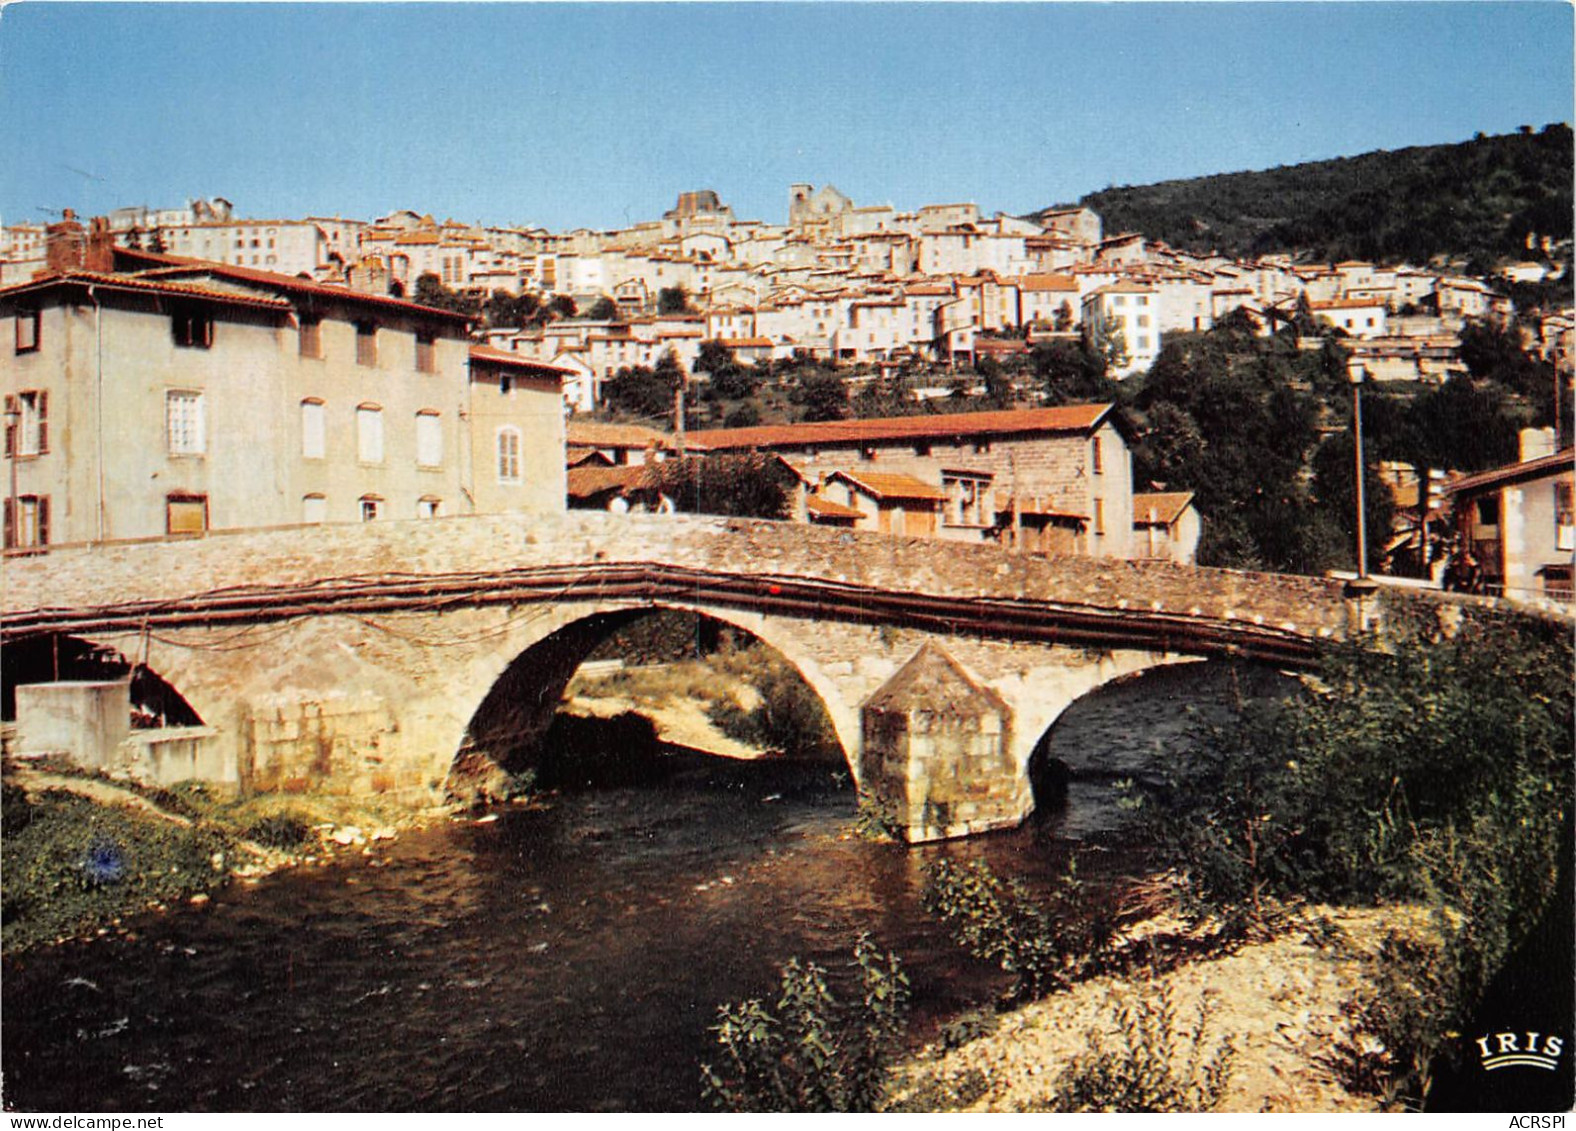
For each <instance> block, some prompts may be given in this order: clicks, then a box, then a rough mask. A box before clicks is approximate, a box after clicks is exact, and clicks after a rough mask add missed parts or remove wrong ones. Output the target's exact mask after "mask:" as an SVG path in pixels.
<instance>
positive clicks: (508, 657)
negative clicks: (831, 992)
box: [4, 513, 1349, 835]
mask: <svg viewBox="0 0 1576 1131" xmlns="http://www.w3.org/2000/svg"><path fill="white" fill-rule="evenodd" d="M603 562H605V563H617V562H650V563H660V564H663V565H665V566H682V567H691V568H694V569H697V570H710V571H721V572H725V573H728V574H731V575H736V576H744V577H759V578H763V579H766V578H775V579H787V578H794V577H809V578H818V579H826V580H831V581H838V582H845V583H849V584H852V585H864V586H872V587H876V588H881V589H890V590H897V591H901V592H904V593H909V594H928V595H936V596H950V597H979V596H989V597H996V598H1012V599H1017V600H1027V601H1032V602H1039V603H1054V604H1056V605H1058V606H1060V607H1065V608H1069V609H1085V610H1124V609H1125V610H1132V611H1146V612H1147V611H1163V612H1166V613H1179V614H1190V615H1191V616H1193V617H1196V618H1198V619H1200V620H1206V621H1212V622H1214V623H1217V624H1230V623H1233V622H1235V623H1248V624H1253V623H1263V624H1271V625H1276V626H1279V627H1282V628H1284V629H1286V630H1287V631H1292V632H1296V633H1298V634H1301V635H1303V636H1306V637H1308V638H1312V639H1333V638H1336V637H1340V636H1342V635H1344V634H1345V632H1346V631H1347V629H1348V625H1349V621H1348V610H1347V605H1346V602H1345V601H1344V600H1343V599H1342V597H1341V592H1340V589H1339V587H1338V585H1337V584H1336V583H1328V582H1323V581H1318V580H1314V579H1308V578H1288V577H1269V576H1262V575H1253V574H1246V573H1236V572H1230V571H1221V570H1200V569H1192V568H1188V567H1184V566H1177V565H1172V564H1168V563H1135V562H1127V561H1114V560H1106V561H1098V560H1093V559H1089V558H1058V559H1035V558H1028V557H1023V556H1018V555H1014V554H1011V553H1009V552H1007V551H1004V550H1000V549H996V548H992V547H973V546H960V545H952V544H946V543H938V542H936V541H934V540H929V539H903V538H891V537H883V536H879V535H866V534H855V533H852V532H848V531H838V530H820V529H816V528H811V527H805V526H800V525H792V524H784V523H769V522H758V521H750V520H724V519H701V518H682V517H674V516H633V515H627V516H612V515H603V514H593V513H586V514H575V515H570V516H567V517H566V518H563V519H550V520H533V519H530V518H525V517H475V518H456V519H440V520H429V521H423V522H410V523H373V524H368V525H349V526H329V527H323V528H319V529H313V530H303V529H300V528H296V529H290V530H277V531H254V532H247V533H238V534H233V535H209V536H207V537H205V538H201V539H195V540H186V541H180V542H165V541H154V542H147V543H122V544H110V545H103V546H97V547H86V546H84V547H71V548H57V549H54V550H51V551H50V552H49V553H47V554H43V555H39V556H37V557H27V558H19V559H12V560H10V561H8V562H7V563H6V564H7V577H6V581H7V584H6V587H5V597H4V600H5V606H6V608H7V610H8V611H9V612H12V613H15V612H18V611H24V610H28V609H32V608H38V607H40V606H51V607H57V608H60V607H88V606H95V605H99V604H102V603H105V602H109V601H117V600H118V601H125V600H130V599H134V598H141V599H147V600H158V599H174V598H180V597H186V596H192V595H197V594H202V593H207V592H213V591H218V590H235V589H237V588H244V587H246V586H249V585H259V586H261V585H267V586H281V585H291V586H298V587H301V590H302V592H303V593H310V592H312V591H313V589H314V587H327V586H330V585H334V586H343V585H346V584H349V583H350V582H351V581H352V580H353V579H356V578H370V577H388V576H394V575H400V576H404V577H411V576H413V575H432V576H440V575H459V574H466V575H479V576H480V577H481V578H482V579H485V578H486V577H488V576H493V575H496V574H497V573H498V572H499V571H505V570H508V569H511V568H515V567H525V566H542V565H548V564H561V565H565V566H576V565H584V564H588V563H603ZM770 587H771V586H770V584H766V585H763V589H765V590H767V591H769V590H770ZM662 604H663V605H664V606H667V607H674V608H686V609H692V610H694V611H698V612H701V613H704V614H707V615H709V616H713V617H716V618H717V619H719V620H722V621H724V622H726V623H729V624H732V625H734V626H736V627H738V628H740V629H743V630H744V631H746V632H748V633H750V634H752V635H754V636H756V637H758V638H759V639H761V640H762V641H764V642H765V643H766V644H768V645H770V646H771V647H773V648H775V649H776V650H777V651H778V652H780V653H781V654H782V655H783V656H784V657H785V658H786V659H787V660H788V662H789V663H791V664H792V665H793V666H794V667H795V668H796V669H797V670H798V671H799V672H800V674H801V675H802V676H803V677H804V678H805V680H806V682H807V683H808V684H809V686H810V687H811V688H812V689H813V690H814V691H815V692H816V694H817V695H819V696H820V697H821V699H822V701H823V703H824V704H825V705H826V707H827V710H828V713H829V714H830V716H831V718H832V721H833V725H834V728H835V729H836V732H837V736H838V739H839V741H840V743H841V744H842V746H843V749H844V752H845V755H846V756H847V758H848V760H849V764H850V767H851V768H852V770H853V772H854V774H855V775H856V777H859V776H861V774H862V772H863V771H862V764H861V750H862V747H863V745H864V743H865V741H866V737H865V736H864V733H863V732H862V725H861V708H862V707H863V706H865V705H866V704H868V703H870V702H871V700H872V699H873V698H874V697H876V696H877V695H878V693H879V692H880V691H881V689H882V688H883V687H884V686H886V685H888V684H889V682H890V681H892V680H893V677H894V676H895V675H896V674H897V673H898V672H899V671H900V669H902V668H903V667H904V665H906V664H908V663H909V662H910V661H911V660H912V659H913V658H914V657H915V656H916V655H917V654H918V653H919V652H920V651H921V649H922V648H924V646H925V645H927V644H931V645H936V646H939V647H940V648H941V649H943V650H944V651H945V653H946V655H947V656H948V657H950V658H951V661H953V662H955V663H956V664H957V665H958V666H959V667H960V668H961V670H963V671H965V672H966V673H967V678H968V679H969V680H971V681H973V682H974V683H975V684H977V686H978V687H979V688H980V689H981V690H982V692H983V693H985V694H987V695H988V696H992V697H995V699H996V700H997V701H999V702H1000V703H1002V704H1003V705H1004V709H1003V712H1002V720H1001V725H1000V726H999V727H998V726H996V725H995V724H990V725H986V724H985V723H980V724H979V725H974V724H970V723H967V722H964V723H959V724H958V726H952V725H951V724H950V723H947V722H946V721H945V720H943V721H942V723H941V724H937V723H936V722H935V720H931V721H930V722H919V721H915V720H917V716H915V720H910V723H909V724H907V729H906V731H905V734H906V735H907V736H908V737H907V738H906V739H904V741H906V742H908V744H909V749H908V753H907V754H906V755H905V757H907V758H909V759H910V761H911V762H912V763H913V764H912V765H911V766H910V768H909V770H908V772H907V773H905V774H897V775H891V777H892V778H893V780H897V779H898V778H901V779H902V780H903V781H905V782H908V783H914V782H918V783H919V784H918V785H917V786H914V787H913V788H912V789H911V788H910V786H909V785H905V786H904V787H903V788H904V790H906V791H907V793H905V795H904V803H905V805H906V804H907V802H908V799H909V797H910V796H912V797H918V798H920V801H921V804H922V805H923V804H927V803H939V804H942V805H944V806H945V807H946V808H947V813H946V814H945V816H946V818H947V819H946V820H945V821H931V820H930V818H929V817H927V816H924V815H923V814H921V815H920V816H919V817H916V818H915V819H914V821H912V822H911V826H912V827H914V828H916V829H917V830H919V832H920V833H921V834H923V835H930V834H929V833H928V832H926V831H925V830H927V829H929V828H930V826H932V825H934V826H935V827H936V828H937V829H940V830H941V831H940V832H939V833H937V834H936V835H942V834H947V835H951V834H954V833H956V832H959V831H961V832H967V831H973V830H975V829H978V828H983V827H998V826H999V825H1001V824H1005V823H1011V822H1013V821H1015V820H1017V819H1019V818H1021V817H1022V816H1024V815H1025V814H1026V813H1027V812H1028V810H1029V807H1030V806H1031V805H1032V796H1031V793H1030V791H1029V789H1028V786H1027V766H1028V760H1029V756H1030V754H1031V752H1032V750H1033V748H1034V744H1035V743H1036V741H1038V739H1039V737H1040V736H1041V735H1042V734H1043V733H1044V732H1045V730H1046V729H1047V728H1048V727H1049V726H1050V725H1051V724H1052V723H1054V722H1055V720H1056V718H1057V717H1058V716H1059V715H1060V714H1061V712H1062V711H1063V710H1064V709H1065V708H1066V707H1067V706H1068V705H1069V704H1071V703H1072V702H1073V701H1074V700H1075V699H1077V698H1078V697H1080V696H1081V695H1084V694H1086V693H1087V692H1089V691H1090V690H1093V689H1094V688H1096V687H1098V686H1100V685H1101V684H1103V683H1105V682H1108V681H1110V680H1112V679H1115V678H1118V677H1121V676H1124V675H1127V674H1130V673H1133V672H1137V671H1141V670H1143V669H1145V668H1149V667H1153V666H1156V665H1158V664H1168V663H1176V662H1186V661H1188V660H1190V659H1192V658H1193V657H1191V656H1188V655H1185V654H1183V653H1182V652H1180V651H1162V652H1157V651H1152V650H1148V649H1146V648H1141V647H1129V648H1124V647H1120V646H1117V647H1111V648H1089V647H1077V646H1070V645H1068V644H1061V643H1050V642H1033V641H1024V640H1014V639H1009V638H1004V637H998V636H988V635H981V634H972V633H968V632H962V631H954V630H948V629H946V628H945V627H934V626H933V627H931V628H918V627H913V626H905V625H900V624H872V623H859V622H858V621H857V620H855V619H848V618H842V619H829V618H827V617H824V616H818V615H813V614H812V615H793V614H790V613H776V612H774V613H770V614H768V613H764V612H760V611H756V610H750V609H744V608H735V607H727V606H723V605H719V604H715V603H712V604H708V603H707V602H706V601H705V600H704V599H700V598H698V597H697V599H695V600H693V601H688V600H685V599H683V598H682V596H677V597H674V598H673V599H665V600H663V602H662ZM650 607H654V606H653V604H652V603H651V602H649V601H648V602H642V601H639V600H632V599H611V598H601V597H598V595H597V594H596V592H595V590H594V587H586V588H581V589H577V588H576V586H575V585H574V584H566V585H565V586H564V588H563V590H562V591H561V593H559V595H558V596H557V598H556V599H553V600H547V601H537V602H532V603H526V604H521V605H517V606H510V605H504V604H486V605H478V604H470V603H466V602H465V601H464V600H463V599H461V600H445V601H444V602H442V603H441V604H438V605H435V606H434V607H432V608H430V609H410V610H402V611H398V612H379V613H376V614H365V615H362V614H357V615H315V616H310V617H296V618H290V619H283V620H277V621H271V622H263V623H252V624H245V623H243V624H239V625H236V624H225V625H212V626H210V625H200V624H198V625H189V626H180V625H176V626H168V625H165V626H161V627H160V628H159V629H158V631H157V632H152V633H147V634H144V633H141V632H133V631H126V632H118V633H115V634H105V635H103V636H96V637H94V638H93V642H94V643H98V644H103V645H106V646H110V647H114V648H116V649H117V650H119V651H120V652H121V653H122V654H123V655H126V656H129V657H145V658H146V663H147V664H148V666H149V667H150V668H151V669H152V670H153V671H155V672H157V673H159V674H160V675H161V676H163V677H164V678H165V679H167V680H168V681H169V682H170V683H171V684H172V685H173V686H174V687H175V688H176V689H177V690H179V691H180V692H181V693H182V694H183V695H185V696H186V698H187V700H188V702H190V704H191V705H192V707H193V708H194V710H195V711H196V712H197V714H198V715H199V716H200V717H201V719H202V721H203V723H204V724H205V730H204V733H203V734H202V735H201V736H198V738H199V739H200V741H199V742H198V743H197V744H195V745H193V746H192V749H191V750H190V751H189V752H188V753H190V754H191V756H192V758H193V765H196V759H197V758H198V753H199V751H200V754H201V760H202V763H203V767H204V771H203V772H204V775H205V776H210V777H216V778H218V779H219V780H234V781H238V782H240V783H241V784H242V785H243V786H244V787H246V788H252V789H285V790H288V789H301V788H309V787H310V788H315V789H326V790H330V791H342V792H348V793H384V794H388V795H390V796H393V797H397V798H400V799H403V800H407V801H409V802H410V803H412V804H426V803H430V802H432V801H434V800H437V799H439V798H440V797H441V795H442V792H443V789H444V786H445V783H446V780H447V778H448V777H449V771H450V768H451V766H452V765H453V763H454V760H455V757H456V755H457V753H459V751H460V750H461V749H462V748H463V747H464V746H465V743H466V738H467V734H468V733H469V732H470V731H471V730H472V728H473V727H478V728H479V727H481V725H482V723H485V722H486V721H487V719H488V715H487V714H486V713H484V712H483V704H484V703H485V702H487V700H488V699H489V696H494V695H495V694H496V696H497V697H498V698H499V699H501V700H506V701H508V704H512V706H508V705H506V709H505V710H504V711H503V713H502V714H501V715H496V716H494V722H495V723H497V722H498V721H499V720H501V723H502V725H501V726H498V727H495V729H498V730H500V732H501V731H507V730H509V729H510V728H511V727H513V726H514V724H515V723H516V722H522V723H524V724H532V720H533V719H534V720H538V721H539V718H545V717H546V715H545V714H544V712H550V709H551V708H552V706H553V705H554V704H555V702H556V698H557V696H558V694H559V693H560V692H561V690H562V684H563V679H564V678H565V676H566V675H567V673H568V672H570V671H572V670H573V668H574V665H575V664H577V663H578V662H579V660H580V659H583V657H584V654H586V653H588V652H589V651H590V649H591V648H592V647H594V646H595V644H596V643H597V641H598V640H599V639H600V637H601V634H602V630H603V628H604V627H611V626H612V625H613V624H616V623H618V622H619V621H622V620H627V619H628V617H629V616H631V615H637V614H638V613H639V612H640V611H641V610H642V609H645V608H650ZM565 630H568V631H565ZM544 641H551V642H555V643H551V644H550V645H549V647H548V651H547V652H544V651H542V650H541V646H542V645H543V642H544ZM521 657H526V659H525V660H523V661H522V660H521ZM533 657H545V658H543V659H542V660H541V662H536V660H535V659H533ZM532 725H534V724H532ZM971 727H972V729H971ZM882 733H883V734H885V733H886V732H885V731H883V732H882ZM886 737H887V738H888V739H890V738H891V737H892V735H890V734H888V735H886ZM982 742H984V743H986V744H987V745H988V746H989V747H990V749H988V750H984V749H983V748H981V747H980V744H981V743H982ZM171 753H172V754H173V753H175V752H174V751H173V750H172V752H171ZM169 761H170V765H171V767H172V768H173V767H174V766H175V764H176V763H177V762H179V761H180V760H179V759H176V758H172V759H170V760H169ZM986 763H989V764H990V765H991V766H993V767H995V769H994V770H992V772H991V773H989V774H987V773H984V772H983V771H981V769H980V768H981V767H982V766H985V765H986ZM172 772H173V769H172ZM993 775H994V776H993ZM949 783H951V784H950V785H949ZM872 784H873V783H872ZM953 786H955V787H956V788H953ZM914 789H918V790H919V792H918V793H915V792H914ZM949 790H950V792H949ZM933 807H934V806H933ZM971 807H972V808H971Z"/></svg>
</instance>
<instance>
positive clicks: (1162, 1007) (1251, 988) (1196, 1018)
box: [892, 908, 1427, 1112]
mask: <svg viewBox="0 0 1576 1131" xmlns="http://www.w3.org/2000/svg"><path fill="white" fill-rule="evenodd" d="M1175 926H1176V924H1171V923H1166V922H1164V921H1159V920H1157V921H1154V922H1152V923H1150V924H1146V925H1143V926H1141V927H1140V928H1139V931H1140V933H1141V932H1143V931H1146V930H1147V931H1152V932H1161V931H1169V930H1171V929H1173V928H1174V927H1175ZM1396 927H1401V928H1404V929H1407V930H1410V931H1419V932H1421V931H1426V930H1427V927H1426V921H1425V917H1424V916H1423V915H1422V913H1421V912H1414V911H1412V910H1409V909H1396V908H1389V909H1380V910H1375V909H1361V910H1357V909H1332V908H1319V909H1315V910H1314V911H1313V912H1311V913H1308V914H1306V915H1304V916H1302V917H1300V922H1299V924H1298V925H1296V926H1293V927H1291V928H1289V929H1286V930H1285V931H1283V933H1281V934H1279V935H1278V936H1277V937H1275V938H1272V939H1269V940H1266V941H1260V942H1252V943H1247V944H1244V945H1242V946H1240V947H1238V948H1236V949H1235V950H1232V951H1230V952H1229V953H1216V954H1213V955H1210V956H1207V957H1202V958H1197V959H1193V960H1188V961H1184V962H1183V963H1181V964H1179V965H1177V966H1175V967H1173V968H1171V969H1168V970H1164V971H1159V972H1152V973H1148V974H1144V973H1138V974H1134V973H1126V974H1122V975H1114V976H1107V977H1100V978H1095V979H1091V980H1090V981H1087V982H1084V983H1081V984H1079V985H1076V986H1074V987H1073V988H1071V989H1070V990H1068V991H1066V992H1064V993H1060V994H1056V995H1053V996H1051V997H1048V998H1045V999H1042V1000H1040V1001H1036V1002H1032V1003H1030V1004H1027V1005H1024V1006H1021V1007H1020V1008H1017V1009H1015V1010H1013V1011H1011V1012H1009V1013H1006V1014H1002V1015H999V1016H991V1015H981V1017H980V1018H979V1020H978V1022H977V1025H976V1027H977V1028H978V1029H981V1030H987V1031H985V1032H983V1033H982V1035H979V1036H976V1037H974V1038H973V1039H971V1040H965V1041H964V1042H963V1043H961V1044H958V1043H957V1041H956V1040H953V1041H950V1042H936V1043H933V1044H931V1045H929V1046H927V1047H926V1048H924V1049H922V1050H921V1051H920V1052H918V1053H917V1054H915V1055H914V1056H912V1057H911V1058H909V1059H908V1060H907V1061H905V1062H904V1063H903V1064H901V1065H900V1066H899V1067H898V1069H897V1077H898V1080H899V1084H898V1086H897V1087H896V1088H895V1089H894V1093H893V1097H892V1106H893V1107H895V1108H897V1109H902V1110H925V1111H970V1112H1009V1111H1035V1110H1045V1109H1047V1108H1055V1107H1056V1106H1057V1093H1058V1090H1059V1089H1065V1088H1067V1087H1068V1085H1069V1078H1068V1077H1067V1076H1066V1075H1064V1073H1066V1072H1067V1070H1068V1069H1069V1067H1070V1066H1074V1065H1075V1063H1076V1062H1078V1061H1079V1060H1080V1058H1083V1059H1084V1060H1085V1063H1087V1062H1088V1058H1089V1056H1090V1054H1091V1053H1097V1054H1098V1056H1099V1057H1100V1058H1103V1059H1106V1060H1108V1061H1109V1062H1115V1061H1119V1060H1122V1059H1123V1058H1127V1057H1132V1056H1134V1055H1135V1053H1137V1055H1138V1056H1140V1057H1141V1056H1143V1055H1145V1054H1148V1053H1153V1052H1154V1051H1155V1050H1156V1048H1160V1049H1161V1052H1162V1055H1161V1057H1160V1058H1159V1059H1160V1060H1161V1061H1164V1062H1167V1063H1169V1064H1170V1065H1171V1067H1172V1069H1173V1071H1174V1072H1175V1073H1176V1075H1177V1077H1178V1078H1179V1079H1186V1078H1187V1077H1188V1074H1189V1073H1190V1072H1191V1073H1194V1075H1195V1077H1196V1078H1202V1066H1203V1065H1205V1064H1207V1063H1208V1062H1209V1061H1210V1060H1211V1059H1212V1058H1218V1057H1221V1056H1223V1055H1224V1056H1225V1058H1226V1062H1227V1064H1228V1065H1229V1068H1228V1072H1227V1074H1226V1076H1225V1078H1224V1086H1223V1088H1222V1090H1221V1094H1220V1096H1219V1102H1218V1104H1217V1105H1216V1107H1215V1108H1214V1109H1213V1110H1218V1111H1226V1112H1258V1111H1268V1112H1356V1111H1376V1110H1381V1101H1380V1099H1379V1098H1378V1097H1377V1096H1375V1095H1372V1094H1364V1093H1363V1092H1361V1091H1355V1090H1353V1087H1351V1086H1349V1085H1351V1082H1352V1080H1353V1079H1354V1075H1353V1071H1352V1069H1353V1068H1354V1067H1355V1066H1356V1065H1355V1059H1354V1058H1361V1057H1363V1056H1370V1057H1373V1056H1377V1057H1382V1056H1383V1055H1385V1053H1384V1050H1383V1049H1382V1048H1380V1047H1377V1046H1376V1044H1375V1042H1373V1040H1372V1039H1371V1038H1369V1037H1367V1036H1365V1035H1363V1034H1361V1033H1358V1032H1356V1031H1355V1028H1354V1022H1353V1013H1354V1009H1353V1006H1354V1001H1355V1000H1356V998H1357V997H1358V995H1359V994H1360V992H1361V990H1362V989H1363V987H1364V986H1365V985H1366V984H1369V983H1370V982H1371V980H1372V970H1371V966H1370V963H1371V961H1372V958H1373V952H1372V948H1371V944H1370V943H1369V942H1367V941H1365V940H1374V939H1378V938H1380V937H1381V936H1382V935H1383V934H1384V933H1385V931H1386V930H1389V929H1392V928H1396ZM1124 1013H1125V1018H1124ZM1124 1020H1125V1024H1124ZM1135 1037H1136V1038H1137V1039H1136V1041H1135ZM1135 1043H1136V1044H1143V1045H1146V1046H1147V1047H1146V1048H1144V1049H1136V1050H1135V1048H1134V1047H1133V1046H1134V1045H1135ZM949 1045H956V1046H957V1047H949ZM1165 1054H1169V1055H1165Z"/></svg>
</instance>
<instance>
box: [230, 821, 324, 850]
mask: <svg viewBox="0 0 1576 1131" xmlns="http://www.w3.org/2000/svg"><path fill="white" fill-rule="evenodd" d="M241 835H242V836H244V837H245V838H246V839H247V840H251V841H256V842H257V843H258V844H261V845H264V846H265V847H268V848H279V849H284V850H287V851H288V850H290V849H295V848H300V847H301V846H303V845H305V844H309V843H312V842H314V841H315V840H316V839H317V836H316V830H315V829H314V828H313V822H312V821H311V820H310V819H309V818H307V817H305V816H303V815H302V814H300V813H291V812H284V813H270V814H269V815H268V816H266V817H262V818H259V819H258V820H256V821H254V822H252V824H251V825H249V826H247V828H246V829H244V830H243V831H242V833H241Z"/></svg>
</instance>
